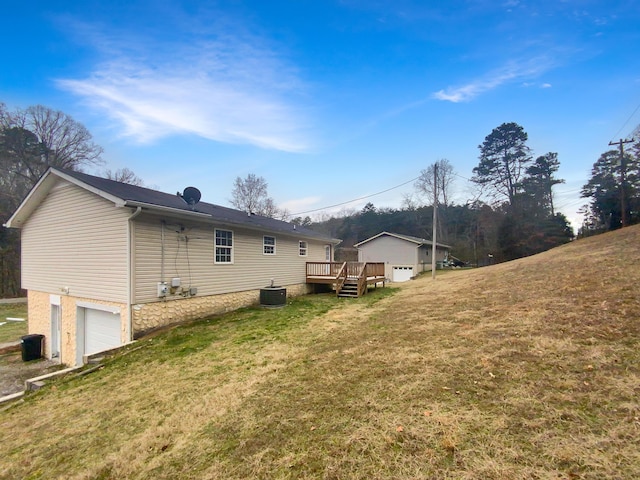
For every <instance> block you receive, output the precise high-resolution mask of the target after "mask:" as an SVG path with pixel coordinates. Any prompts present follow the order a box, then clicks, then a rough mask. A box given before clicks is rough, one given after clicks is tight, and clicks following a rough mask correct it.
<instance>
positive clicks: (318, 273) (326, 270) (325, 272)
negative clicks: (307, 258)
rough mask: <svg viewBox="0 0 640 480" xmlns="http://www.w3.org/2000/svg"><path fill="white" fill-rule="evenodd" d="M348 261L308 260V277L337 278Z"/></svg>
mask: <svg viewBox="0 0 640 480" xmlns="http://www.w3.org/2000/svg"><path fill="white" fill-rule="evenodd" d="M345 264H346V262H307V277H333V278H336V277H337V276H338V274H339V273H340V271H341V270H342V268H344V265H345Z"/></svg>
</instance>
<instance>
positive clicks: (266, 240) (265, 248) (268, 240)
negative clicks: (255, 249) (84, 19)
mask: <svg viewBox="0 0 640 480" xmlns="http://www.w3.org/2000/svg"><path fill="white" fill-rule="evenodd" d="M262 253H263V254H265V255H275V254H276V237H268V236H267V235H265V236H264V237H262Z"/></svg>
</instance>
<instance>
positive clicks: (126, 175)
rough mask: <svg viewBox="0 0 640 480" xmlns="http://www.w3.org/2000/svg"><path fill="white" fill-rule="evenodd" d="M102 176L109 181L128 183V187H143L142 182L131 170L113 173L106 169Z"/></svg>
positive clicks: (122, 169) (123, 169) (124, 169)
mask: <svg viewBox="0 0 640 480" xmlns="http://www.w3.org/2000/svg"><path fill="white" fill-rule="evenodd" d="M102 176H103V177H104V178H108V179H109V180H115V181H116V182H121V183H128V184H129V185H136V186H138V187H142V186H144V181H143V180H142V179H141V178H140V177H139V176H137V175H136V174H135V173H134V172H133V170H130V169H128V168H127V167H125V168H119V169H117V170H115V171H111V170H110V169H107V170H105V171H104V173H103V175H102Z"/></svg>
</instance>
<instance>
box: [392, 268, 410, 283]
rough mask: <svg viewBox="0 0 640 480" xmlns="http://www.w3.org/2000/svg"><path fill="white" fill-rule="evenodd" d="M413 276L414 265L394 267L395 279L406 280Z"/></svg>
mask: <svg viewBox="0 0 640 480" xmlns="http://www.w3.org/2000/svg"><path fill="white" fill-rule="evenodd" d="M411 277H413V267H393V277H392V278H393V281H394V282H406V281H407V280H411Z"/></svg>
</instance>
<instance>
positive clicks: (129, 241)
mask: <svg viewBox="0 0 640 480" xmlns="http://www.w3.org/2000/svg"><path fill="white" fill-rule="evenodd" d="M141 213H142V207H136V211H135V212H133V213H132V214H131V215H130V216H129V218H128V219H127V220H128V221H127V263H128V265H127V310H128V315H129V321H128V323H127V330H128V331H127V339H128V341H129V342H131V341H133V307H132V301H133V268H134V267H133V238H132V236H133V233H132V230H131V225H132V221H133V219H134V218H136V217H137V216H138V215H140V214H141Z"/></svg>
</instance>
